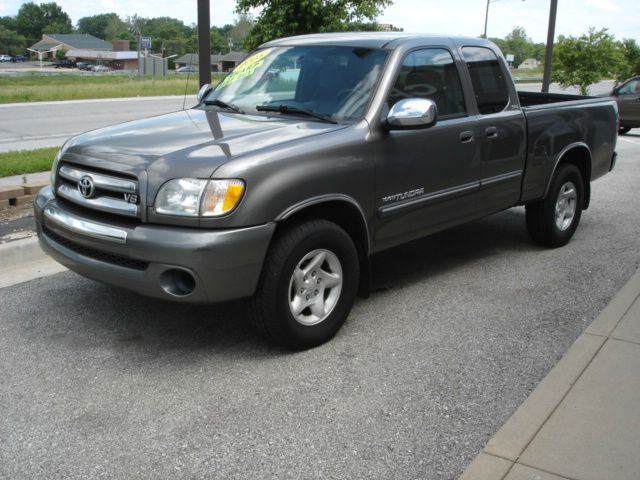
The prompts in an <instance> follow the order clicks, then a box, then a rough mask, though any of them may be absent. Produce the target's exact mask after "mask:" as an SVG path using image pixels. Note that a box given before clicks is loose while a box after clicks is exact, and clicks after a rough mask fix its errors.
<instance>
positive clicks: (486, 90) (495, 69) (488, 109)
mask: <svg viewBox="0 0 640 480" xmlns="http://www.w3.org/2000/svg"><path fill="white" fill-rule="evenodd" d="M462 56H463V58H464V60H465V62H466V64H467V69H468V70H469V75H470V77H471V83H472V84H473V90H474V93H475V98H476V105H477V107H478V112H480V114H481V115H487V114H491V113H498V112H501V111H503V110H504V109H506V108H507V106H508V105H509V86H508V83H507V79H506V78H505V74H504V71H503V69H502V66H501V65H500V61H499V60H498V57H497V56H496V54H495V53H494V52H493V51H492V50H491V49H489V48H485V47H463V48H462Z"/></svg>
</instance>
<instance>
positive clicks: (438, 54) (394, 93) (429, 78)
mask: <svg viewBox="0 0 640 480" xmlns="http://www.w3.org/2000/svg"><path fill="white" fill-rule="evenodd" d="M404 98H428V99H430V100H433V101H434V102H435V104H436V106H437V107H438V115H439V116H441V117H445V116H447V115H458V114H461V113H465V105H464V97H463V95H462V85H461V83H460V76H459V75H458V70H457V69H456V64H455V63H454V61H453V57H451V54H450V53H449V52H448V51H447V50H443V49H440V48H430V49H425V50H417V51H415V52H411V53H410V54H408V55H407V57H406V58H405V59H404V62H403V63H402V67H401V68H400V73H399V74H398V78H397V79H396V83H395V85H394V86H393V89H392V90H391V94H390V95H389V107H391V106H393V104H395V103H396V102H398V101H399V100H402V99H404Z"/></svg>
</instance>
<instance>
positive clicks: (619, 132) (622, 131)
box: [618, 127, 631, 135]
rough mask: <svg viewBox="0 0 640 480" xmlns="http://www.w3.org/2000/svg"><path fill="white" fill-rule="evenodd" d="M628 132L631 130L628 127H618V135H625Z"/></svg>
mask: <svg viewBox="0 0 640 480" xmlns="http://www.w3.org/2000/svg"><path fill="white" fill-rule="evenodd" d="M629 130H631V129H630V128H629V127H620V128H619V129H618V135H625V134H627V133H629Z"/></svg>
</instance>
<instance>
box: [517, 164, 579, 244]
mask: <svg viewBox="0 0 640 480" xmlns="http://www.w3.org/2000/svg"><path fill="white" fill-rule="evenodd" d="M568 185H573V187H574V188H575V213H574V214H573V217H572V218H570V219H569V218H566V219H565V222H564V225H563V226H562V228H561V227H560V226H559V225H558V223H557V222H558V221H560V219H557V218H556V204H557V203H558V202H559V200H560V198H559V195H560V193H561V191H563V189H565V188H566V187H567V186H568ZM583 205H584V184H583V181H582V174H581V173H580V170H579V169H578V167H576V166H575V165H572V164H570V163H565V164H562V165H560V166H559V167H558V169H557V170H556V173H555V174H554V176H553V179H552V180H551V185H550V187H549V193H548V194H547V196H546V197H545V198H544V199H543V200H541V201H539V202H535V203H530V204H528V205H527V210H526V219H527V230H528V231H529V235H530V236H531V238H532V239H533V240H534V241H535V242H537V243H539V244H541V245H544V246H546V247H552V248H556V247H561V246H563V245H566V244H567V243H569V240H571V237H573V234H574V233H575V232H576V229H577V228H578V224H579V223H580V217H581V216H582V206H583Z"/></svg>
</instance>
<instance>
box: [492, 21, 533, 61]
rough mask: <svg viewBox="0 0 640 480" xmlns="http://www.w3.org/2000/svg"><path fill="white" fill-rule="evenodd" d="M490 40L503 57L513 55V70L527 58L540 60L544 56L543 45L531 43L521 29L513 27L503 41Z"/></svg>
mask: <svg viewBox="0 0 640 480" xmlns="http://www.w3.org/2000/svg"><path fill="white" fill-rule="evenodd" d="M490 40H491V41H492V42H493V43H495V44H496V45H497V46H498V47H499V48H500V50H501V51H502V53H504V54H505V55H506V54H508V53H511V54H513V57H514V59H513V65H514V67H515V68H518V65H520V64H521V63H522V62H524V61H525V60H526V59H527V58H535V59H536V60H542V57H543V56H544V43H533V41H532V40H531V39H530V38H529V37H528V36H527V32H526V31H525V29H524V28H523V27H513V30H512V31H511V33H509V34H508V35H507V36H506V37H505V38H504V39H502V38H491V39H490Z"/></svg>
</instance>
